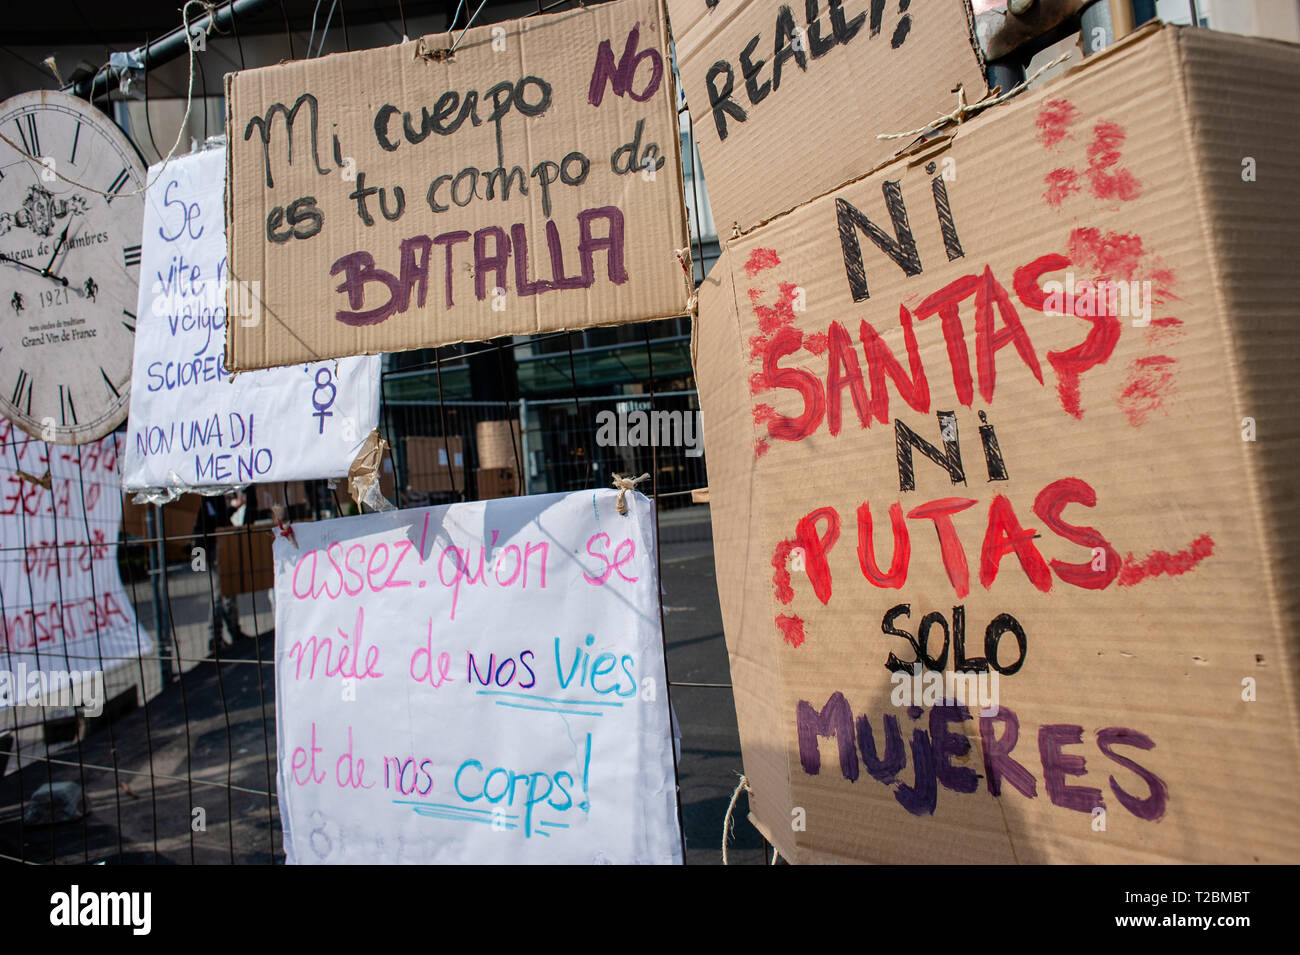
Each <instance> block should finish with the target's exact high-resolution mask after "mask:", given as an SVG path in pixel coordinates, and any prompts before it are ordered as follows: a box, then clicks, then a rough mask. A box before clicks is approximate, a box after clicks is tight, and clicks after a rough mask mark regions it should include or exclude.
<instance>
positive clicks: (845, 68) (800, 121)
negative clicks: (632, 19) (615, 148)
mask: <svg viewBox="0 0 1300 955" xmlns="http://www.w3.org/2000/svg"><path fill="white" fill-rule="evenodd" d="M668 10H669V15H670V16H671V18H672V27H673V38H674V40H675V42H676V48H677V64H678V69H679V70H680V71H681V76H682V86H683V88H684V89H685V91H686V100H687V103H688V105H689V106H690V109H691V118H692V119H693V121H694V129H695V141H696V143H697V144H698V146H699V150H700V161H701V165H702V166H703V172H704V178H705V181H706V182H707V183H708V187H709V203H710V206H711V207H712V209H713V216H714V219H715V220H716V221H717V224H718V230H719V232H721V233H723V234H725V233H726V232H728V231H729V230H730V228H731V226H732V225H733V224H735V225H737V226H739V228H740V229H741V231H747V230H749V229H751V228H753V227H754V226H755V225H757V224H758V223H759V222H762V221H763V220H765V219H768V218H771V217H772V216H774V215H776V214H778V213H780V212H784V211H786V210H788V209H792V208H794V206H796V205H798V204H799V203H800V202H803V201H805V200H807V199H811V198H812V197H813V196H817V195H821V194H822V193H825V192H829V191H830V190H831V189H834V188H835V187H836V186H839V185H841V184H842V183H845V182H847V181H849V180H850V179H854V178H857V177H858V176H860V175H862V173H863V172H864V171H866V170H868V169H871V168H872V167H874V166H877V165H879V164H880V163H882V162H884V161H885V160H887V159H889V158H890V157H891V156H892V155H894V153H895V152H896V151H897V150H898V149H899V148H900V147H903V146H906V145H907V144H908V142H907V140H882V139H877V138H876V137H877V135H878V134H881V133H896V132H903V131H905V130H910V129H915V128H917V127H919V126H923V125H924V124H925V123H927V122H928V121H930V120H931V119H933V118H934V117H936V116H939V115H941V114H943V113H949V112H951V111H952V110H953V109H954V108H955V107H956V105H957V97H956V95H955V94H954V92H953V90H954V89H955V88H956V87H957V86H959V85H960V86H962V87H963V88H964V89H965V91H966V96H967V99H968V100H969V101H971V102H975V101H976V100H978V99H980V98H981V97H982V96H983V95H984V92H985V90H986V84H985V81H984V73H983V67H982V64H981V61H980V54H979V52H978V47H977V45H976V44H975V43H974V42H973V41H972V39H971V28H970V24H971V22H972V21H971V19H970V16H971V15H970V10H969V4H967V3H965V2H964V0H950V2H943V3H913V4H910V5H909V4H906V3H894V2H890V3H888V4H885V3H876V2H870V0H843V2H842V3H841V2H836V3H831V2H829V0H828V2H826V3H819V2H818V0H808V2H807V3H806V4H798V3H794V4H789V5H778V4H774V3H762V2H759V0H717V3H716V5H711V4H709V3H706V2H705V0H670V2H669V4H668ZM796 29H797V30H799V31H801V33H800V34H798V35H796V34H794V33H793V31H794V30H796ZM895 43H897V45H896V46H895ZM742 56H744V57H745V58H746V60H747V61H748V63H749V67H747V66H745V60H742ZM778 61H779V62H780V69H779V70H778V69H777V62H778ZM750 67H752V69H750ZM711 75H712V76H713V85H712V86H710V82H709V80H710V76H711ZM728 76H730V77H731V81H730V82H731V87H732V92H731V95H730V96H729V97H727V96H723V95H721V94H722V93H724V92H725V90H726V88H727V77H728ZM712 90H716V91H717V93H718V94H719V95H718V96H716V97H714V96H712V95H711V91H712ZM715 100H716V102H717V103H718V105H716V106H714V102H715ZM755 100H757V102H755ZM742 115H743V117H744V118H743V120H742V119H741V118H740V117H741V116H742ZM724 131H725V135H724ZM792 146H797V148H791V147H792Z"/></svg>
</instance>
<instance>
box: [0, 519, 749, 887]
mask: <svg viewBox="0 0 1300 955" xmlns="http://www.w3.org/2000/svg"><path fill="white" fill-rule="evenodd" d="M660 525H661V531H660V537H661V542H662V548H661V561H662V565H663V584H664V592H665V596H664V609H665V615H664V620H665V626H666V629H667V634H668V674H669V678H670V680H671V681H673V682H674V683H704V684H729V683H730V674H729V671H728V665H727V652H726V645H725V643H724V640H723V635H722V622H721V616H720V613H719V610H718V596H717V588H716V581H715V576H714V574H715V572H714V565H713V547H712V538H711V532H710V526H709V520H708V508H707V507H703V506H697V507H689V508H678V509H675V510H671V511H666V512H665V513H664V514H663V516H662V518H661V522H660ZM187 570H188V567H186V568H183V569H176V570H173V571H172V572H171V575H170V576H171V586H170V588H169V589H170V592H171V600H172V615H173V618H174V620H175V622H176V625H177V630H178V632H180V633H181V635H182V640H181V644H182V654H183V655H185V656H187V657H197V656H198V655H199V653H200V652H201V651H200V650H199V646H200V644H202V645H204V646H206V640H207V632H206V621H207V619H208V618H207V605H206V602H205V601H206V599H207V597H206V590H205V588H202V587H199V586H198V583H199V582H201V581H198V580H196V578H195V577H194V575H187V574H186V573H185V571H187ZM137 596H138V598H139V599H140V601H141V603H140V606H139V612H140V617H141V623H142V624H143V625H145V626H147V627H149V628H150V630H151V631H152V630H153V612H152V606H151V604H150V603H149V602H148V600H149V588H148V587H147V586H141V587H139V588H138V594H137ZM243 609H244V614H243V620H244V626H245V628H246V629H248V630H250V631H251V630H252V623H253V617H252V604H251V602H250V600H249V598H247V597H245V598H244V608H243ZM268 610H269V608H268V607H267V606H266V604H265V602H264V601H259V604H258V617H257V622H258V623H259V624H260V625H261V627H262V628H263V630H264V631H265V632H264V633H263V635H262V636H261V638H259V639H258V640H251V639H250V640H247V641H245V642H244V643H243V644H241V645H240V646H239V647H238V648H237V649H235V650H232V651H231V653H230V654H228V655H227V656H226V658H225V659H224V660H223V662H222V663H221V664H220V666H218V665H217V664H216V663H213V662H206V663H201V664H198V665H197V666H195V667H194V668H193V669H191V670H189V672H187V673H186V674H185V676H184V678H183V680H182V681H180V682H176V683H172V684H170V685H168V686H167V687H166V689H164V690H163V691H162V693H161V694H159V695H158V696H156V697H155V698H154V699H152V700H150V702H149V704H148V705H147V706H146V707H142V708H139V709H137V710H136V711H135V712H133V713H131V714H130V715H128V716H126V717H125V718H123V719H120V720H118V721H117V722H116V723H114V724H112V725H111V726H110V727H107V728H105V729H102V730H101V731H99V732H96V733H95V734H93V735H91V736H89V737H87V738H85V739H83V740H81V741H80V742H79V743H66V744H63V745H62V746H61V747H56V748H54V750H53V752H52V760H51V761H50V762H48V763H46V762H44V761H38V762H32V761H31V760H25V761H24V762H23V765H22V768H21V772H17V771H15V770H16V767H15V766H14V765H13V761H12V760H11V761H10V762H11V765H10V766H9V771H8V775H6V776H5V777H4V779H3V780H0V806H3V809H0V853H2V854H3V855H6V856H10V857H22V858H26V859H29V860H34V861H40V862H50V861H57V862H60V863H65V862H86V861H91V862H94V861H101V860H103V861H109V862H118V861H121V862H144V863H155V862H156V863H160V864H169V863H182V864H183V863H189V862H191V861H193V862H198V863H228V862H232V861H234V862H239V863H267V862H272V861H274V862H281V861H283V852H282V851H281V843H280V827H279V814H278V807H277V806H276V801H275V799H274V797H273V796H269V795H268V793H272V792H274V789H275V762H274V761H275V702H274V680H273V675H272V667H271V666H270V661H271V659H272V650H273V635H272V633H271V632H270V626H271V616H270V614H269V612H268ZM153 665H154V666H156V665H157V664H156V663H155V664H153ZM672 701H673V707H674V709H675V711H676V713H677V717H678V721H679V724H680V726H681V732H682V756H681V763H680V767H679V769H680V779H681V790H682V811H683V819H684V825H685V830H686V842H687V862H688V863H690V864H713V863H718V862H720V861H721V855H720V851H719V845H720V841H721V837H722V820H723V815H724V813H725V811H726V807H727V802H728V800H729V799H730V798H731V793H732V791H733V789H734V788H735V785H736V781H737V778H738V775H739V773H740V771H741V760H740V744H739V742H738V739H737V735H736V717H735V710H734V708H733V705H732V697H731V691H730V689H729V688H726V687H725V686H724V687H714V686H676V687H674V689H673V693H672ZM114 770H116V772H114ZM60 780H71V781H76V782H80V783H81V784H83V785H84V787H85V791H86V794H87V799H88V802H89V805H90V809H91V811H90V813H89V814H88V815H87V816H86V817H85V818H84V819H82V820H81V821H79V822H73V823H64V824H61V825H58V826H24V825H22V824H21V821H20V820H21V817H22V813H21V807H22V806H25V805H26V804H27V803H28V802H29V801H30V799H31V796H32V793H33V792H34V791H35V790H36V789H37V788H38V787H39V786H41V785H42V784H44V783H46V782H48V781H55V782H57V781H60ZM746 811H747V805H746V802H745V799H744V797H743V795H742V797H741V799H740V802H739V804H738V806H737V813H736V815H737V822H736V826H735V829H736V834H735V838H734V839H733V841H732V843H731V860H732V862H733V863H742V864H761V862H762V861H763V856H762V848H761V846H762V843H761V840H760V838H759V836H758V834H757V832H755V830H754V829H753V827H752V826H750V825H749V823H748V822H747V821H745V813H746ZM232 820H233V824H232Z"/></svg>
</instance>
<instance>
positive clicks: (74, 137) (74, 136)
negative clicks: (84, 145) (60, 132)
mask: <svg viewBox="0 0 1300 955" xmlns="http://www.w3.org/2000/svg"><path fill="white" fill-rule="evenodd" d="M80 138H81V123H80V122H78V123H77V131H76V132H75V133H73V134H72V156H71V157H70V158H69V159H68V162H70V163H76V161H77V140H79V139H80Z"/></svg>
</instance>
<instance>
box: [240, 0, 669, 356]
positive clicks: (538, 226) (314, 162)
mask: <svg viewBox="0 0 1300 955" xmlns="http://www.w3.org/2000/svg"><path fill="white" fill-rule="evenodd" d="M453 43H457V44H458V45H457V47H456V51H455V53H454V54H450V55H449V54H448V53H447V52H446V51H448V50H449V49H450V47H451V46H452V44H453ZM667 50H668V39H667V17H666V14H665V11H664V8H663V5H662V0H619V2H617V3H610V4H601V5H599V6H594V7H589V8H579V9H576V10H570V11H566V12H562V13H555V14H549V15H544V16H535V17H529V18H527V19H523V20H514V21H507V22H504V23H500V24H493V25H491V26H483V27H476V28H474V29H472V30H469V31H468V32H467V33H465V34H464V36H463V37H461V36H460V34H459V33H458V34H456V36H455V37H452V36H451V35H449V34H438V35H431V36H426V37H423V38H421V39H419V40H415V41H410V42H407V43H402V44H399V45H396V46H391V47H386V48H382V49H375V50H365V51H360V52H356V53H343V54H335V55H332V56H326V57H321V58H314V59H306V60H295V61H292V62H289V63H283V64H280V65H277V66H271V67H265V68H262V69H257V70H247V71H242V72H239V73H234V74H230V75H228V76H227V77H226V103H227V124H226V125H227V129H228V130H229V131H230V142H231V146H230V149H229V151H228V157H229V158H228V163H229V169H228V179H227V181H228V188H227V202H226V216H227V234H228V244H229V252H230V256H229V263H230V264H229V277H230V279H231V281H230V283H229V285H228V302H229V309H230V314H231V315H232V316H233V318H232V321H231V322H230V324H229V325H228V328H229V334H228V337H227V342H226V349H227V353H226V354H227V358H226V364H227V367H228V368H230V370H232V371H242V370H245V369H250V368H263V367H267V366H272V365H282V364H292V363H294V362H297V361H307V360H313V359H320V358H330V357H340V356H343V355H355V354H375V353H378V352H391V351H402V350H406V349H411V348H418V347H424V346H431V345H438V344H445V343H450V342H458V341H478V340H483V339H488V338H493V337H495V336H498V335H506V334H512V333H519V334H522V333H533V332H544V331H550V330H555V329H564V328H579V327H585V326H591V325H606V324H615V323H619V322H631V321H642V320H646V319H655V318H666V317H671V316H675V315H680V314H684V313H685V311H686V302H687V299H688V298H689V295H690V288H689V275H690V266H689V261H690V260H689V249H688V248H687V247H688V245H689V242H688V240H687V232H686V224H685V207H684V198H683V189H682V179H681V164H680V151H681V147H680V141H679V134H678V124H677V114H676V90H675V88H674V85H673V75H672V69H671V66H670V64H669V62H668V52H667ZM500 84H506V85H500ZM493 90H495V91H496V92H495V93H493V92H492V91H493ZM471 92H472V93H473V94H474V95H473V96H472V97H471V95H470V94H471ZM485 104H486V105H485ZM498 104H499V106H498ZM295 110H296V113H295V112H294V111H295ZM422 110H427V111H428V112H427V117H428V127H427V129H426V126H425V119H424V117H425V115H426V114H425V113H423V112H422ZM408 114H409V116H410V129H409V133H408V131H407V128H406V127H407V123H406V117H407V115H408ZM493 116H495V117H496V118H495V119H493V118H492V117H493ZM290 117H292V119H293V130H292V136H290V135H289V134H288V133H287V129H288V127H289V119H290ZM377 121H378V123H377ZM638 130H640V139H639V142H637V141H636V137H637V131H638ZM413 140H418V142H416V141H413ZM625 145H626V146H628V148H627V149H623V148H622V147H623V146H625ZM584 157H585V159H586V160H587V165H586V166H585V167H584V163H583V158H584ZM546 163H550V165H545V164H546ZM516 168H517V169H518V172H516ZM584 168H585V171H584ZM498 169H499V170H501V172H500V173H499V174H496V175H493V173H494V172H495V171H496V170H498ZM475 170H478V171H479V172H475ZM444 176H446V177H448V178H445V179H444V178H442V177H444ZM544 179H546V180H550V182H549V185H548V186H547V188H545V189H543V188H542V185H541V183H542V180H544ZM458 181H459V185H457V182H458ZM525 187H526V188H525ZM399 188H400V190H401V198H400V199H399V197H398V190H399ZM371 190H382V192H371ZM453 191H455V195H454V196H453V195H452V193H453ZM430 198H432V202H430ZM363 203H364V208H363ZM435 206H436V207H437V208H436V209H435ZM363 214H364V218H363ZM404 243H405V244H404ZM403 250H405V252H404V251H403ZM679 250H685V251H684V252H683V253H682V254H683V256H685V258H684V259H679V257H678V251H679ZM404 256H405V258H404ZM404 262H405V265H403V263H404ZM683 263H685V264H683ZM449 285H450V292H449V291H448V286H449ZM340 289H343V291H340ZM498 289H500V290H501V292H499V293H498V292H497V291H496V290H498Z"/></svg>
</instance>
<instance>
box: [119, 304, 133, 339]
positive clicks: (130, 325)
mask: <svg viewBox="0 0 1300 955" xmlns="http://www.w3.org/2000/svg"><path fill="white" fill-rule="evenodd" d="M122 314H123V315H125V316H126V318H129V319H131V320H130V321H129V322H128V321H127V320H126V319H125V318H124V319H122V324H123V325H125V326H126V330H127V331H128V332H130V333H131V334H132V335H134V334H135V312H128V311H127V310H126V309H122Z"/></svg>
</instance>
